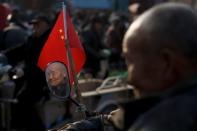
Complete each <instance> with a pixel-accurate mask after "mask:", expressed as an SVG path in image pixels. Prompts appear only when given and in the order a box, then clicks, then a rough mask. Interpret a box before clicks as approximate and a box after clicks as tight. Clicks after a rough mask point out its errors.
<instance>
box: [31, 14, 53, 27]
mask: <svg viewBox="0 0 197 131" xmlns="http://www.w3.org/2000/svg"><path fill="white" fill-rule="evenodd" d="M40 21H44V22H45V23H47V24H48V25H50V24H51V21H50V19H49V18H48V17H47V16H46V15H44V14H39V15H37V16H36V17H35V18H33V19H32V20H31V21H30V22H29V23H30V24H36V23H38V22H40Z"/></svg>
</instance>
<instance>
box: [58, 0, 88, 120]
mask: <svg viewBox="0 0 197 131" xmlns="http://www.w3.org/2000/svg"><path fill="white" fill-rule="evenodd" d="M62 8H63V20H64V32H65V33H64V35H65V36H64V37H65V45H66V50H67V59H68V69H69V71H71V72H70V73H69V74H72V77H73V81H74V89H75V93H76V99H77V101H78V102H79V103H81V101H82V97H81V93H80V90H79V88H78V79H77V75H76V71H75V65H74V62H73V58H72V54H71V49H70V44H69V39H68V28H67V21H66V15H67V14H66V4H65V2H64V1H63V2H62ZM70 76H71V75H70ZM80 105H81V104H80ZM79 110H80V111H82V112H83V117H84V118H85V117H86V115H85V111H86V109H85V107H84V106H83V105H81V109H79Z"/></svg>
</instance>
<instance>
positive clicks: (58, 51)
mask: <svg viewBox="0 0 197 131" xmlns="http://www.w3.org/2000/svg"><path fill="white" fill-rule="evenodd" d="M66 26H67V27H66V28H67V37H68V40H69V45H70V49H71V54H72V58H73V62H74V65H75V72H76V74H78V73H79V71H80V70H81V68H82V67H83V65H84V63H85V59H86V56H85V52H84V49H83V47H82V45H81V42H80V40H79V37H78V35H77V33H76V31H75V28H74V26H73V24H72V22H71V19H70V17H69V15H68V13H67V15H66ZM64 33H65V31H64V17H63V11H61V12H60V14H59V16H58V18H57V21H56V23H55V25H54V27H53V29H52V31H51V33H50V35H49V37H48V40H47V41H46V43H45V45H44V47H43V48H42V51H41V53H40V56H39V59H38V66H39V67H40V68H41V69H42V70H43V71H45V68H46V66H47V64H48V63H51V62H54V61H60V62H62V63H64V64H65V65H66V66H67V67H68V66H70V65H68V63H69V62H68V57H67V50H66V45H65V34H64ZM68 69H70V68H68ZM69 72H71V71H69ZM71 79H73V78H71Z"/></svg>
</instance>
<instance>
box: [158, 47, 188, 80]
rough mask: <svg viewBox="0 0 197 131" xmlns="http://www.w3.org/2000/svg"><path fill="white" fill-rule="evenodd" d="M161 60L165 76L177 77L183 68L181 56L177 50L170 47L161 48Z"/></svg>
mask: <svg viewBox="0 0 197 131" xmlns="http://www.w3.org/2000/svg"><path fill="white" fill-rule="evenodd" d="M161 57H162V61H163V71H164V75H165V77H167V78H172V79H174V78H178V77H179V76H180V75H181V74H180V73H181V72H182V70H183V66H184V61H183V58H182V57H183V56H182V55H180V54H179V53H178V51H175V50H172V49H163V50H162V51H161Z"/></svg>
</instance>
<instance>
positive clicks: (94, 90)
mask: <svg viewBox="0 0 197 131" xmlns="http://www.w3.org/2000/svg"><path fill="white" fill-rule="evenodd" d="M168 1H173V2H183V3H185V4H188V5H190V6H191V7H193V8H194V9H196V8H197V0H67V7H68V11H69V14H70V15H71V18H72V22H73V24H74V26H75V29H76V31H77V33H78V35H79V38H80V40H81V43H82V45H83V47H84V49H85V52H86V58H87V59H86V63H85V65H84V67H83V69H82V70H81V72H80V73H79V75H78V79H79V87H80V90H81V93H82V98H83V101H82V102H83V103H85V105H86V106H87V108H88V109H90V110H92V111H94V110H96V111H99V112H101V113H109V112H110V111H112V110H114V109H116V108H117V104H118V101H126V100H128V99H132V98H134V96H136V95H137V94H135V92H134V90H133V88H132V85H127V83H126V79H127V69H126V65H125V62H124V58H123V57H122V51H121V48H122V39H123V36H124V33H125V31H126V30H127V28H128V26H129V25H130V24H131V23H132V22H133V20H135V19H136V18H137V17H138V16H139V15H140V14H141V13H143V12H144V11H146V10H147V9H149V8H151V7H152V6H154V5H156V4H159V3H162V2H168ZM61 2H62V0H0V131H31V130H32V131H45V130H46V129H50V128H53V127H55V126H57V125H59V124H61V123H64V122H70V121H72V120H74V119H77V117H78V115H77V114H78V113H76V111H75V108H76V107H75V106H73V104H72V103H70V102H69V101H66V102H65V101H61V100H58V99H57V98H55V97H54V96H52V95H51V94H50V92H49V89H48V87H47V85H46V81H45V76H44V75H45V74H44V72H42V71H41V70H40V69H39V68H38V67H37V60H38V56H39V54H40V51H41V49H42V47H43V45H44V43H45V41H46V40H47V38H48V35H49V33H50V31H51V29H52V28H53V25H54V23H55V21H56V18H57V16H58V13H59V11H60V9H61V8H62V5H61ZM109 130H110V128H109Z"/></svg>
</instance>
